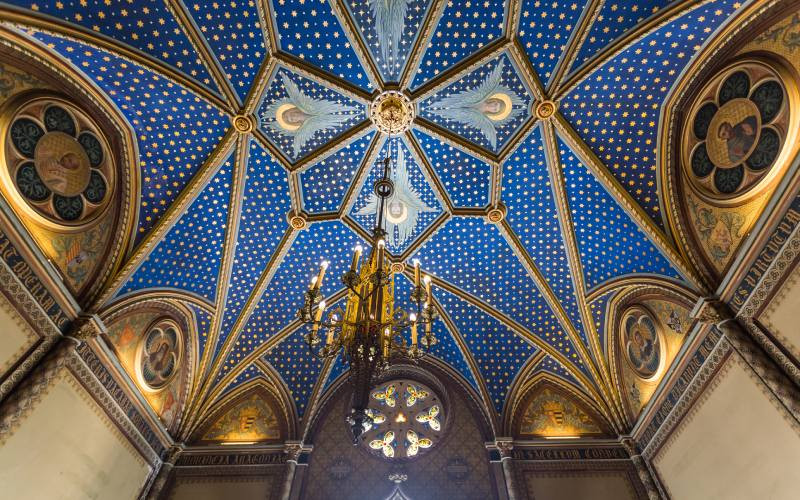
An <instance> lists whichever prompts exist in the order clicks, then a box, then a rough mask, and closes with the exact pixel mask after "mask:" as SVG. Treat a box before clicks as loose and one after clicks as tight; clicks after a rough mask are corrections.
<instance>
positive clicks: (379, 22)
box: [369, 0, 409, 64]
mask: <svg viewBox="0 0 800 500" xmlns="http://www.w3.org/2000/svg"><path fill="white" fill-rule="evenodd" d="M408 4H409V1H408V0H369V8H370V10H371V11H372V15H373V17H374V18H375V31H376V32H377V34H378V43H379V45H380V47H381V56H382V57H383V60H384V61H387V62H391V63H392V64H394V63H397V58H398V53H399V52H400V39H401V38H402V37H403V29H404V28H405V20H406V12H407V11H408Z"/></svg>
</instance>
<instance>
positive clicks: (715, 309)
mask: <svg viewBox="0 0 800 500" xmlns="http://www.w3.org/2000/svg"><path fill="white" fill-rule="evenodd" d="M691 317H692V318H693V319H696V320H697V321H699V322H701V323H711V324H714V325H718V324H720V323H722V322H723V321H727V320H730V319H733V318H734V317H735V315H734V313H733V311H731V308H730V307H728V304H726V303H724V302H722V301H721V300H719V298H718V297H703V298H702V299H700V300H698V301H697V304H695V306H694V309H692V312H691Z"/></svg>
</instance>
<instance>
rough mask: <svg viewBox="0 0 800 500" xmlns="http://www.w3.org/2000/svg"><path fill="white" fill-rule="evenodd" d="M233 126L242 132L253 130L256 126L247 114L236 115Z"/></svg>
mask: <svg viewBox="0 0 800 500" xmlns="http://www.w3.org/2000/svg"><path fill="white" fill-rule="evenodd" d="M233 128H235V129H236V131H237V132H239V133H240V134H246V133H248V132H252V130H253V128H254V126H253V120H252V118H251V117H249V116H247V115H236V116H234V117H233Z"/></svg>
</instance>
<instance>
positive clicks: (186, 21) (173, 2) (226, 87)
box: [164, 0, 241, 114]
mask: <svg viewBox="0 0 800 500" xmlns="http://www.w3.org/2000/svg"><path fill="white" fill-rule="evenodd" d="M164 3H165V5H166V6H167V10H169V11H170V12H171V13H172V15H173V16H175V20H176V21H177V22H178V25H179V26H180V27H181V29H182V30H183V32H184V33H185V34H186V36H187V37H188V38H189V41H190V42H191V44H192V46H193V47H194V49H195V50H196V51H197V54H198V55H199V56H200V60H201V61H202V63H203V66H205V67H206V69H207V70H208V72H209V74H210V75H211V78H213V79H214V83H215V84H216V85H217V88H219V89H220V90H221V91H222V94H223V96H224V97H225V100H226V101H227V103H228V110H229V112H231V113H232V114H235V113H236V111H237V110H238V109H239V108H240V107H241V102H240V101H239V97H238V96H237V95H236V91H234V90H233V87H232V86H231V82H230V80H228V78H227V77H226V76H225V73H224V72H223V71H222V68H221V67H220V64H219V60H218V59H217V58H216V57H214V55H213V53H212V51H211V48H210V47H209V46H208V42H206V39H205V37H204V36H203V35H202V34H201V33H200V32H199V31H198V30H197V25H196V24H195V22H194V20H193V19H192V16H191V15H190V14H189V12H188V11H187V10H186V7H185V6H184V4H183V1H182V0H164Z"/></svg>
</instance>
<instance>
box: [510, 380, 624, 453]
mask: <svg viewBox="0 0 800 500" xmlns="http://www.w3.org/2000/svg"><path fill="white" fill-rule="evenodd" d="M517 398H518V399H517V401H516V404H514V405H513V408H514V410H513V414H511V415H510V418H509V424H508V432H509V434H510V435H511V436H513V437H514V439H519V440H531V439H542V438H544V439H550V438H577V437H596V438H600V437H612V436H613V435H614V433H613V431H612V429H611V426H610V425H609V423H608V422H607V421H606V419H605V418H603V416H602V415H601V414H600V412H599V411H598V410H597V408H595V407H594V405H593V404H592V402H591V400H590V399H589V398H587V397H586V395H585V394H583V392H581V391H580V390H578V389H577V388H576V387H574V386H572V384H570V383H568V382H566V381H564V380H562V379H560V378H558V377H555V376H553V375H551V374H549V373H543V372H539V373H537V374H536V375H534V376H532V377H531V378H530V379H529V380H527V381H526V383H525V384H524V385H523V386H522V387H521V388H520V391H519V393H518V395H517Z"/></svg>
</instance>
